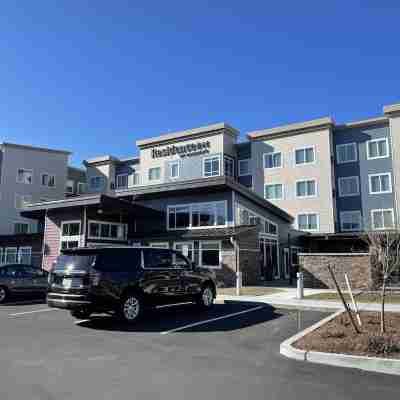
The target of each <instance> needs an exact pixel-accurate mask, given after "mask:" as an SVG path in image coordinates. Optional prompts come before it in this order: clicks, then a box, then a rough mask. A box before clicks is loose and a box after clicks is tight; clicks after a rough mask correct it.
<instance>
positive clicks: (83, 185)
mask: <svg viewBox="0 0 400 400" xmlns="http://www.w3.org/2000/svg"><path fill="white" fill-rule="evenodd" d="M85 191H86V183H83V182H78V194H82V193H84V192H85Z"/></svg>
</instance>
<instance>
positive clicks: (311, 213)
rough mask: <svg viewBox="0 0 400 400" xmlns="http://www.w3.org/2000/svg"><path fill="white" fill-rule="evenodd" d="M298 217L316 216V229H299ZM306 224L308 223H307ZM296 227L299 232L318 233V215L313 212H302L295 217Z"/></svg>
mask: <svg viewBox="0 0 400 400" xmlns="http://www.w3.org/2000/svg"><path fill="white" fill-rule="evenodd" d="M300 215H316V216H317V228H316V229H302V228H300V227H299V216H300ZM307 223H308V221H307ZM296 227H297V229H298V230H299V231H304V232H318V231H319V228H320V221H319V213H317V212H315V211H303V212H300V213H298V214H297V215H296Z"/></svg>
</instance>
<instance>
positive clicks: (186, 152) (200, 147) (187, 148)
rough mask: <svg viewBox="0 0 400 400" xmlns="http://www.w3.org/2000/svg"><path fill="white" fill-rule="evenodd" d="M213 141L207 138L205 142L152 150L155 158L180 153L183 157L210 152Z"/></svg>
mask: <svg viewBox="0 0 400 400" xmlns="http://www.w3.org/2000/svg"><path fill="white" fill-rule="evenodd" d="M210 147H211V143H210V142H209V141H208V140H207V141H204V142H197V143H190V144H184V145H181V146H175V145H172V146H167V147H164V148H162V149H159V148H156V149H152V150H151V156H152V157H153V158H162V157H168V156H173V155H175V154H178V155H179V156H181V157H189V156H195V155H199V154H204V153H208V152H209V151H210Z"/></svg>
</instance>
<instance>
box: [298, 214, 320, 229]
mask: <svg viewBox="0 0 400 400" xmlns="http://www.w3.org/2000/svg"><path fill="white" fill-rule="evenodd" d="M297 225H298V229H299V230H301V231H317V230H318V229H319V227H318V225H319V221H318V214H316V213H304V214H299V215H298V216H297Z"/></svg>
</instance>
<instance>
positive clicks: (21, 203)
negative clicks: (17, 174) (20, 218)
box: [15, 194, 32, 210]
mask: <svg viewBox="0 0 400 400" xmlns="http://www.w3.org/2000/svg"><path fill="white" fill-rule="evenodd" d="M31 202H32V196H31V195H19V194H16V195H15V208H16V209H17V210H19V209H21V208H24V207H26V206H27V205H28V204H30V203H31Z"/></svg>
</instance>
